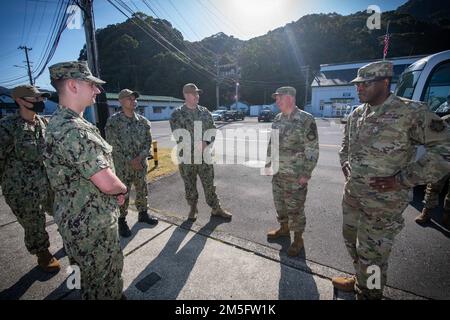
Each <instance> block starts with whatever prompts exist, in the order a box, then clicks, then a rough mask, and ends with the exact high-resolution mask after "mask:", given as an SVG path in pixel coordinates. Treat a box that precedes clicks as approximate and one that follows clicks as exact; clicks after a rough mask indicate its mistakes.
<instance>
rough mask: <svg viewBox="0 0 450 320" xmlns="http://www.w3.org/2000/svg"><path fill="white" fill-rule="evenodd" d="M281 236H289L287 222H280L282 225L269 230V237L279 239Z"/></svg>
mask: <svg viewBox="0 0 450 320" xmlns="http://www.w3.org/2000/svg"><path fill="white" fill-rule="evenodd" d="M279 237H289V226H288V224H287V222H286V223H282V224H280V227H279V228H278V229H275V230H270V231H269V232H267V239H278V238H279Z"/></svg>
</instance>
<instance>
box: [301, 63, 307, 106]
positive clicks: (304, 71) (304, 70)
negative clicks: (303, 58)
mask: <svg viewBox="0 0 450 320" xmlns="http://www.w3.org/2000/svg"><path fill="white" fill-rule="evenodd" d="M300 70H301V71H302V72H303V74H304V77H305V103H304V105H303V109H305V107H306V105H307V104H308V89H309V66H304V67H301V68H300Z"/></svg>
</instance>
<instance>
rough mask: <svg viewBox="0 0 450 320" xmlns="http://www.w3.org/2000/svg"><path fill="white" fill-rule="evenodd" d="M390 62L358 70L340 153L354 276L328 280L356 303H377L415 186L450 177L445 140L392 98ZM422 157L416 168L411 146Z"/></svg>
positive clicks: (422, 116) (433, 125)
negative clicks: (353, 296) (353, 294)
mask: <svg viewBox="0 0 450 320" xmlns="http://www.w3.org/2000/svg"><path fill="white" fill-rule="evenodd" d="M392 76H393V66H392V63H391V62H388V61H379V62H374V63H370V64H368V65H365V66H363V67H362V68H360V69H359V70H358V76H357V78H355V79H354V80H353V81H352V82H353V83H354V84H355V85H356V89H357V92H358V96H359V100H360V101H361V103H362V105H360V106H359V107H358V108H357V109H355V111H354V112H352V114H351V115H350V116H349V120H348V122H347V124H346V126H345V130H344V138H343V142H342V149H341V150H340V152H339V156H340V162H341V166H342V171H343V172H344V175H345V179H346V183H345V187H344V196H343V201H342V208H343V236H344V240H345V244H346V246H347V250H348V252H349V253H350V256H351V258H352V259H353V264H354V268H355V271H356V272H355V273H356V275H355V276H354V277H349V278H347V277H337V278H333V285H334V286H335V287H336V288H337V289H340V290H343V291H353V290H354V291H356V298H357V299H361V300H363V299H381V298H382V293H383V288H384V286H385V284H386V280H387V279H386V274H387V268H388V259H389V255H390V252H391V249H392V245H393V243H394V238H395V236H396V235H397V234H398V233H399V232H400V231H401V230H402V228H403V226H404V221H403V217H402V213H403V211H404V210H405V209H406V207H407V206H408V202H409V200H410V199H409V191H410V189H411V188H412V187H414V186H415V185H421V184H427V183H429V182H434V181H438V180H439V179H441V178H442V177H443V176H444V175H445V174H446V173H447V172H449V170H450V133H449V131H448V130H446V129H447V126H446V124H445V123H444V122H443V120H442V119H440V118H439V117H438V116H437V115H435V114H434V113H432V112H430V111H429V109H428V106H427V105H426V104H424V103H421V102H417V101H411V100H408V99H403V98H399V97H397V96H395V95H394V94H392V93H391V92H390V84H391V79H392ZM418 145H424V147H425V148H426V150H427V152H426V154H425V155H424V156H422V157H421V158H420V159H418V160H417V161H414V158H415V154H416V147H417V146H418Z"/></svg>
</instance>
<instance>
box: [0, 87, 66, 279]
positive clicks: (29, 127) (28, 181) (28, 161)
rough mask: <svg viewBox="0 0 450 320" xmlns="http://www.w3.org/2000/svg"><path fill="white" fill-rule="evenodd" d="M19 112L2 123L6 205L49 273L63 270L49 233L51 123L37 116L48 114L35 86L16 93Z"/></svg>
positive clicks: (0, 157) (0, 170)
mask: <svg viewBox="0 0 450 320" xmlns="http://www.w3.org/2000/svg"><path fill="white" fill-rule="evenodd" d="M11 95H12V98H13V99H14V100H15V102H16V104H17V105H18V107H19V113H18V114H15V115H11V116H7V117H6V118H3V119H2V120H1V121H0V181H1V186H2V192H3V195H4V196H5V200H6V203H7V204H8V205H9V207H10V208H11V210H12V212H13V213H14V215H15V216H16V218H17V221H18V222H19V224H20V225H21V226H22V227H23V229H24V232H25V246H26V248H27V250H28V252H30V253H31V254H33V255H36V256H37V258H38V265H39V266H40V267H41V268H42V269H43V270H45V271H47V272H55V271H58V270H59V269H60V264H59V261H58V260H57V259H56V258H55V257H53V256H52V254H51V253H50V252H49V250H48V248H49V246H50V243H49V238H48V234H47V232H46V231H45V212H47V213H48V214H50V215H52V205H53V195H52V192H51V189H50V184H49V182H48V179H47V174H46V172H45V167H44V162H43V157H42V154H43V152H44V147H45V130H46V127H47V120H46V119H45V118H44V117H41V116H39V115H37V114H36V113H38V112H42V111H44V107H45V105H44V98H48V97H49V96H50V94H49V93H42V92H39V90H38V89H37V88H36V87H33V86H31V85H23V86H18V87H16V88H14V89H13V90H12V93H11Z"/></svg>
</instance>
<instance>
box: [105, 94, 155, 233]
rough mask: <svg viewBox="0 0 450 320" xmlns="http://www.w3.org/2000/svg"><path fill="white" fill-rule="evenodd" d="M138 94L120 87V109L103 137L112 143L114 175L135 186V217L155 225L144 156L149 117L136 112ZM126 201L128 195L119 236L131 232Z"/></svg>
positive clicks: (147, 151)
mask: <svg viewBox="0 0 450 320" xmlns="http://www.w3.org/2000/svg"><path fill="white" fill-rule="evenodd" d="M138 97H139V93H138V92H136V91H131V90H129V89H123V90H122V91H120V93H119V102H120V105H121V106H122V111H120V112H118V113H116V114H114V115H112V116H111V117H110V118H109V119H108V121H107V122H106V128H105V132H106V141H108V142H109V144H111V146H112V147H113V153H112V155H113V159H114V165H115V168H116V173H117V176H118V177H119V179H120V180H121V181H122V182H123V183H125V185H126V186H127V188H128V189H131V185H133V184H134V186H135V188H136V199H135V205H136V208H137V210H138V221H139V222H145V223H148V224H151V225H154V224H157V223H158V220H157V219H155V218H154V217H152V216H150V215H149V214H148V212H147V209H148V208H147V193H148V191H147V166H148V164H147V158H148V157H150V155H151V144H152V134H151V128H150V121H148V120H147V119H146V118H145V117H143V116H141V115H140V114H137V113H136V112H135V109H136V107H137V101H136V99H137V98H138ZM128 204H129V197H127V198H126V199H125V203H124V205H123V206H121V207H120V217H119V234H120V235H121V236H122V237H129V236H131V231H130V228H129V227H128V224H127V221H126V216H127V214H128Z"/></svg>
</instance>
